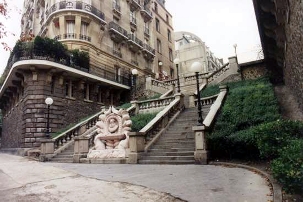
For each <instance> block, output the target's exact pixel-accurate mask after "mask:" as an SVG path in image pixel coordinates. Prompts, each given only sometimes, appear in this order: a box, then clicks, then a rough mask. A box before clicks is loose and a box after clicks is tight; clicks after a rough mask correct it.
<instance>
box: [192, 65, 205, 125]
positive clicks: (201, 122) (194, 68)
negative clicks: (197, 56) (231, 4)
mask: <svg viewBox="0 0 303 202" xmlns="http://www.w3.org/2000/svg"><path fill="white" fill-rule="evenodd" d="M201 67H202V64H201V63H200V62H194V63H193V64H192V65H191V70H192V71H193V72H195V73H196V80H197V97H198V126H202V125H203V118H202V105H201V100H200V99H201V98H200V86H199V70H201Z"/></svg>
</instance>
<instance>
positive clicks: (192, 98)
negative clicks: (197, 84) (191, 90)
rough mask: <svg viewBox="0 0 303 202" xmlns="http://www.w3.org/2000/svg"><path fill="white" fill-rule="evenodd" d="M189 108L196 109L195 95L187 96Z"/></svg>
mask: <svg viewBox="0 0 303 202" xmlns="http://www.w3.org/2000/svg"><path fill="white" fill-rule="evenodd" d="M188 107H189V108H194V107H196V105H195V95H194V94H192V95H189V106H188Z"/></svg>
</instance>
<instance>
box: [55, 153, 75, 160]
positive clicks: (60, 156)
mask: <svg viewBox="0 0 303 202" xmlns="http://www.w3.org/2000/svg"><path fill="white" fill-rule="evenodd" d="M73 156H74V154H60V155H57V156H55V157H54V159H59V158H60V159H61V158H73Z"/></svg>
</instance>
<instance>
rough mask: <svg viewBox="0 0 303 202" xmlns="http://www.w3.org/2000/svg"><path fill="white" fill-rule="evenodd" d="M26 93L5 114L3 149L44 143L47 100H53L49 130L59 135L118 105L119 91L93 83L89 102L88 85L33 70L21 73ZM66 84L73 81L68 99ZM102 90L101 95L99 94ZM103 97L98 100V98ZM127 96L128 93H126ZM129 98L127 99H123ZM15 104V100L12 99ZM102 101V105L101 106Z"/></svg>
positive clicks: (8, 107)
mask: <svg viewBox="0 0 303 202" xmlns="http://www.w3.org/2000/svg"><path fill="white" fill-rule="evenodd" d="M22 75H23V77H24V85H23V87H24V93H23V96H22V97H20V98H19V101H18V102H17V104H16V105H15V104H14V105H8V106H7V108H6V109H5V110H4V111H5V114H4V118H3V131H2V148H20V147H23V148H32V147H39V146H40V141H41V140H42V139H45V136H46V129H47V111H48V108H47V105H46V104H45V99H46V98H47V97H51V98H53V104H52V105H51V106H50V116H49V122H50V125H49V126H50V129H51V133H56V132H58V131H60V130H62V129H64V128H66V127H67V126H70V125H71V124H75V123H78V122H79V121H80V120H81V119H83V118H86V117H88V116H91V115H93V114H95V113H97V112H99V111H100V110H101V107H102V106H104V105H110V104H114V105H118V104H119V101H121V99H120V97H122V96H124V95H123V94H122V95H120V94H121V92H120V91H119V90H114V89H110V88H108V87H106V86H102V88H99V86H98V85H96V84H95V83H93V82H89V81H85V82H87V84H90V85H91V88H90V96H89V99H87V97H86V96H85V94H84V91H85V90H84V89H85V85H84V84H85V82H84V80H82V79H81V78H74V77H69V76H68V75H64V76H63V75H62V74H60V73H50V72H49V71H45V70H39V69H32V70H31V71H24V72H22ZM66 80H73V84H74V85H73V96H66V82H65V81H66ZM100 89H101V91H100ZM100 93H101V96H102V97H103V98H102V100H100V97H99V99H98V96H99V94H100ZM124 93H125V92H124ZM124 97H126V96H124ZM10 99H11V100H12V101H10V102H13V100H14V98H13V97H12V98H10ZM101 101H102V103H101Z"/></svg>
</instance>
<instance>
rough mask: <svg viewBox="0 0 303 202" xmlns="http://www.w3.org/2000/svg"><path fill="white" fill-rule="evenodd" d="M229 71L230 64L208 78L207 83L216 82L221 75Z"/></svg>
mask: <svg viewBox="0 0 303 202" xmlns="http://www.w3.org/2000/svg"><path fill="white" fill-rule="evenodd" d="M228 69H229V63H226V64H225V65H223V66H222V67H221V68H220V69H218V70H216V71H214V72H213V73H211V74H210V75H209V76H207V83H210V82H212V81H214V80H215V79H216V78H217V77H219V76H220V75H222V74H223V73H224V72H226V71H227V70H228Z"/></svg>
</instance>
